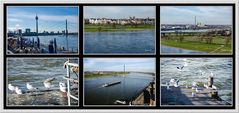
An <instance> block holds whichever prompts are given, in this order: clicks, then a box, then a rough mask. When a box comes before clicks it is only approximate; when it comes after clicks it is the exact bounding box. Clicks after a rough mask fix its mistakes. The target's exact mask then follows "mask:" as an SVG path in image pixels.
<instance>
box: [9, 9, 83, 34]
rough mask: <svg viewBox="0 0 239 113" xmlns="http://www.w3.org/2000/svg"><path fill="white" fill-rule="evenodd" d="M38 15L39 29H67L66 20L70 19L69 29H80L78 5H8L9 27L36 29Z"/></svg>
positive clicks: (71, 30) (40, 30)
mask: <svg viewBox="0 0 239 113" xmlns="http://www.w3.org/2000/svg"><path fill="white" fill-rule="evenodd" d="M36 14H37V15H38V18H39V19H38V26H39V28H38V30H39V32H43V31H44V30H45V31H55V32H56V31H62V30H65V20H66V19H67V21H68V31H69V32H77V31H78V7H74V6H47V7H42V6H32V7H31V6H8V7H7V22H8V25H7V27H8V28H7V29H8V30H14V29H17V28H20V29H23V31H25V28H30V29H31V31H32V32H35V31H36V26H35V25H36V21H35V16H36Z"/></svg>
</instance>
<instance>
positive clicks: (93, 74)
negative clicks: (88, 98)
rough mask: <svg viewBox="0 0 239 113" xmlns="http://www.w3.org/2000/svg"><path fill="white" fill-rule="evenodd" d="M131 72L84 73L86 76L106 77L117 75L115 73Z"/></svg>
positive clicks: (125, 73)
mask: <svg viewBox="0 0 239 113" xmlns="http://www.w3.org/2000/svg"><path fill="white" fill-rule="evenodd" d="M129 73H130V72H112V73H104V74H98V73H87V74H84V77H85V78H94V77H105V76H115V75H117V76H118V75H128V74H129Z"/></svg>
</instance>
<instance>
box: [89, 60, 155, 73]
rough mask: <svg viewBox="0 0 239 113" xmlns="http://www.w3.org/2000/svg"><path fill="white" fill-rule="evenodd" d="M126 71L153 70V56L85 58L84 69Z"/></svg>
mask: <svg viewBox="0 0 239 113" xmlns="http://www.w3.org/2000/svg"><path fill="white" fill-rule="evenodd" d="M124 65H125V68H126V69H125V70H126V71H140V72H155V59H154V58H85V59H84V70H85V71H123V69H124V68H123V66H124Z"/></svg>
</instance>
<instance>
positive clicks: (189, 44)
mask: <svg viewBox="0 0 239 113" xmlns="http://www.w3.org/2000/svg"><path fill="white" fill-rule="evenodd" d="M179 37H180V36H172V38H170V39H169V40H165V39H162V38H161V44H162V45H166V46H171V47H177V48H182V49H188V50H195V51H201V52H207V53H209V52H212V51H214V50H216V49H217V48H219V47H221V46H222V45H223V46H224V47H222V48H221V49H218V50H217V51H214V52H213V53H231V52H232V51H231V50H232V48H231V44H227V45H226V44H225V42H224V41H225V39H224V38H225V37H222V36H216V37H214V38H213V42H212V43H211V44H208V43H206V41H199V40H198V39H199V37H197V36H183V37H184V39H183V41H182V42H180V41H179V40H177V39H178V38H179Z"/></svg>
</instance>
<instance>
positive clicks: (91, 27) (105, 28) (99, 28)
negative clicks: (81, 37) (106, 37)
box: [84, 24, 155, 32]
mask: <svg viewBox="0 0 239 113" xmlns="http://www.w3.org/2000/svg"><path fill="white" fill-rule="evenodd" d="M154 29H155V26H154V25H146V24H145V25H95V24H85V25H84V32H129V31H138V30H154Z"/></svg>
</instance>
